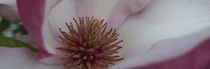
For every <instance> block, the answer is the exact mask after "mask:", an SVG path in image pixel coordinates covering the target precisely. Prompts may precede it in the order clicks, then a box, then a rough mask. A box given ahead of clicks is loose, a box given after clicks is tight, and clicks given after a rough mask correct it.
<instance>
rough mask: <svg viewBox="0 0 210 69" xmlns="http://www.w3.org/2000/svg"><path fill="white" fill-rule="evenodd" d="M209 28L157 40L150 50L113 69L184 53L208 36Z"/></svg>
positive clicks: (161, 59)
mask: <svg viewBox="0 0 210 69" xmlns="http://www.w3.org/2000/svg"><path fill="white" fill-rule="evenodd" d="M209 30H210V28H208V29H205V30H202V31H199V32H196V33H193V34H190V35H186V36H183V37H178V38H171V39H165V40H161V41H158V42H156V43H155V44H153V46H154V47H153V48H152V49H151V50H148V51H146V52H145V53H140V54H139V53H138V54H135V55H134V56H133V57H131V58H128V59H127V60H125V61H123V62H122V63H120V64H119V65H116V68H113V69H123V68H132V67H143V66H146V65H149V64H154V63H159V62H163V61H167V60H171V59H174V58H176V57H180V56H182V55H185V54H186V53H188V52H189V51H191V50H192V49H194V48H195V47H197V46H198V44H200V43H201V42H203V41H205V40H206V39H208V38H209V37H210V31H209Z"/></svg>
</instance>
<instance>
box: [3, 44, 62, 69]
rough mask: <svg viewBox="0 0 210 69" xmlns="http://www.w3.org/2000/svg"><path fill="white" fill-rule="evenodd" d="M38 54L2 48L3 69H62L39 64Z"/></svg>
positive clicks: (23, 49) (21, 49)
mask: <svg viewBox="0 0 210 69" xmlns="http://www.w3.org/2000/svg"><path fill="white" fill-rule="evenodd" d="M36 56H37V54H35V53H33V52H31V51H30V50H29V49H26V48H3V47H1V48H0V61H1V62H0V67H1V69H61V68H62V65H47V64H43V63H39V62H38V61H37V59H36Z"/></svg>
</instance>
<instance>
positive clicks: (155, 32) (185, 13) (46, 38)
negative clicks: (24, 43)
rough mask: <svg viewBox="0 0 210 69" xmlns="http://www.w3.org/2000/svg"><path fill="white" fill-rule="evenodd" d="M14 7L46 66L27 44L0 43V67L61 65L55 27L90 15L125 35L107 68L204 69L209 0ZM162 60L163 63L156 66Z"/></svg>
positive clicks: (72, 0)
mask: <svg viewBox="0 0 210 69" xmlns="http://www.w3.org/2000/svg"><path fill="white" fill-rule="evenodd" d="M17 6H18V11H19V15H20V17H21V19H22V21H23V24H24V26H25V27H26V29H27V30H28V31H29V33H30V35H31V36H32V38H33V39H34V40H35V42H36V43H37V45H38V46H39V50H40V52H39V54H38V55H39V57H38V58H39V61H41V62H44V63H47V64H50V65H47V64H42V63H39V62H37V61H36V60H35V59H34V57H35V56H36V55H32V54H29V53H30V52H29V51H28V50H26V49H23V48H17V49H8V48H1V49H2V50H0V51H2V52H1V53H0V55H2V56H0V58H1V59H0V60H1V61H2V62H0V66H1V67H3V69H60V68H61V67H62V66H61V65H59V64H60V62H61V60H60V56H61V53H59V52H58V51H57V49H56V48H57V47H59V46H62V43H61V41H60V39H59V37H58V36H60V35H62V34H61V33H60V32H59V28H61V29H62V30H63V31H68V28H67V27H66V25H65V23H66V22H69V21H73V18H78V17H91V16H94V17H95V18H99V19H104V21H105V22H107V24H108V27H113V28H116V29H117V32H118V33H119V34H120V35H119V39H122V40H124V42H122V44H121V45H122V47H123V48H122V49H121V50H119V53H118V55H119V56H121V57H123V58H124V60H122V61H120V62H117V63H115V64H114V65H112V66H110V69H126V68H127V69H129V68H143V69H144V67H145V66H148V65H151V64H157V65H154V66H151V67H150V66H149V67H148V69H149V68H155V69H167V68H168V69H169V68H170V66H171V67H173V68H175V69H177V68H181V69H194V68H195V69H204V68H205V65H207V64H208V63H209V57H208V56H207V54H205V52H209V50H208V49H207V50H206V49H205V48H206V47H207V48H208V45H209V43H208V42H209V41H208V40H207V39H208V38H209V37H210V31H209V26H210V23H209V22H210V12H209V10H210V1H209V0H173V1H172V0H151V1H150V0H17ZM206 40H207V41H206ZM205 41H206V42H205ZM202 43H204V44H202ZM197 47H198V48H197ZM200 47H201V48H200ZM3 52H6V53H3ZM189 53H190V54H189ZM195 53H199V54H203V55H201V56H199V54H195ZM191 55H194V56H191ZM177 58H178V59H177ZM182 58H183V59H182ZM192 58H194V59H195V58H198V59H196V60H193V59H192ZM188 59H191V60H188ZM176 61H177V62H176ZM190 61H195V63H193V62H192V63H193V65H190V64H192V63H191V62H190ZM161 62H165V64H164V63H162V64H160V65H158V63H161ZM55 63H56V64H55ZM181 63H183V64H186V65H185V66H181V65H179V64H181ZM53 64H55V65H53ZM167 66H168V67H167ZM145 69H147V68H145ZM170 69H172V68H170Z"/></svg>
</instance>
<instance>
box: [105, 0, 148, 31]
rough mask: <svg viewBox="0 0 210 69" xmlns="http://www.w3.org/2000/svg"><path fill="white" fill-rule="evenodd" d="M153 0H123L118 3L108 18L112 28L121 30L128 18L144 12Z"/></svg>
mask: <svg viewBox="0 0 210 69" xmlns="http://www.w3.org/2000/svg"><path fill="white" fill-rule="evenodd" d="M150 2H151V0H122V1H119V3H117V5H116V6H115V7H114V9H113V10H112V11H111V13H110V16H109V18H108V20H107V21H108V24H109V26H111V27H115V28H117V29H118V28H120V27H121V26H122V25H123V24H124V21H125V20H126V19H127V17H128V16H131V15H133V14H135V13H137V12H140V11H142V10H143V9H144V8H145V6H147V5H148V4H149V3H150Z"/></svg>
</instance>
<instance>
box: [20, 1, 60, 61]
mask: <svg viewBox="0 0 210 69" xmlns="http://www.w3.org/2000/svg"><path fill="white" fill-rule="evenodd" d="M57 2H58V0H51V1H50V3H51V4H49V2H48V1H47V2H46V1H45V0H17V6H18V11H19V14H20V17H21V20H22V22H23V25H24V26H25V27H26V29H27V30H28V32H29V34H30V35H31V36H32V38H33V39H34V40H35V42H36V43H37V45H38V46H39V48H40V54H39V58H40V59H43V58H47V57H49V56H50V54H49V53H48V51H46V50H45V47H44V43H43V38H42V37H43V35H42V25H43V23H44V21H45V20H44V18H45V12H46V11H47V10H50V9H49V8H52V7H53V6H54V5H56V3H57Z"/></svg>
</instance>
